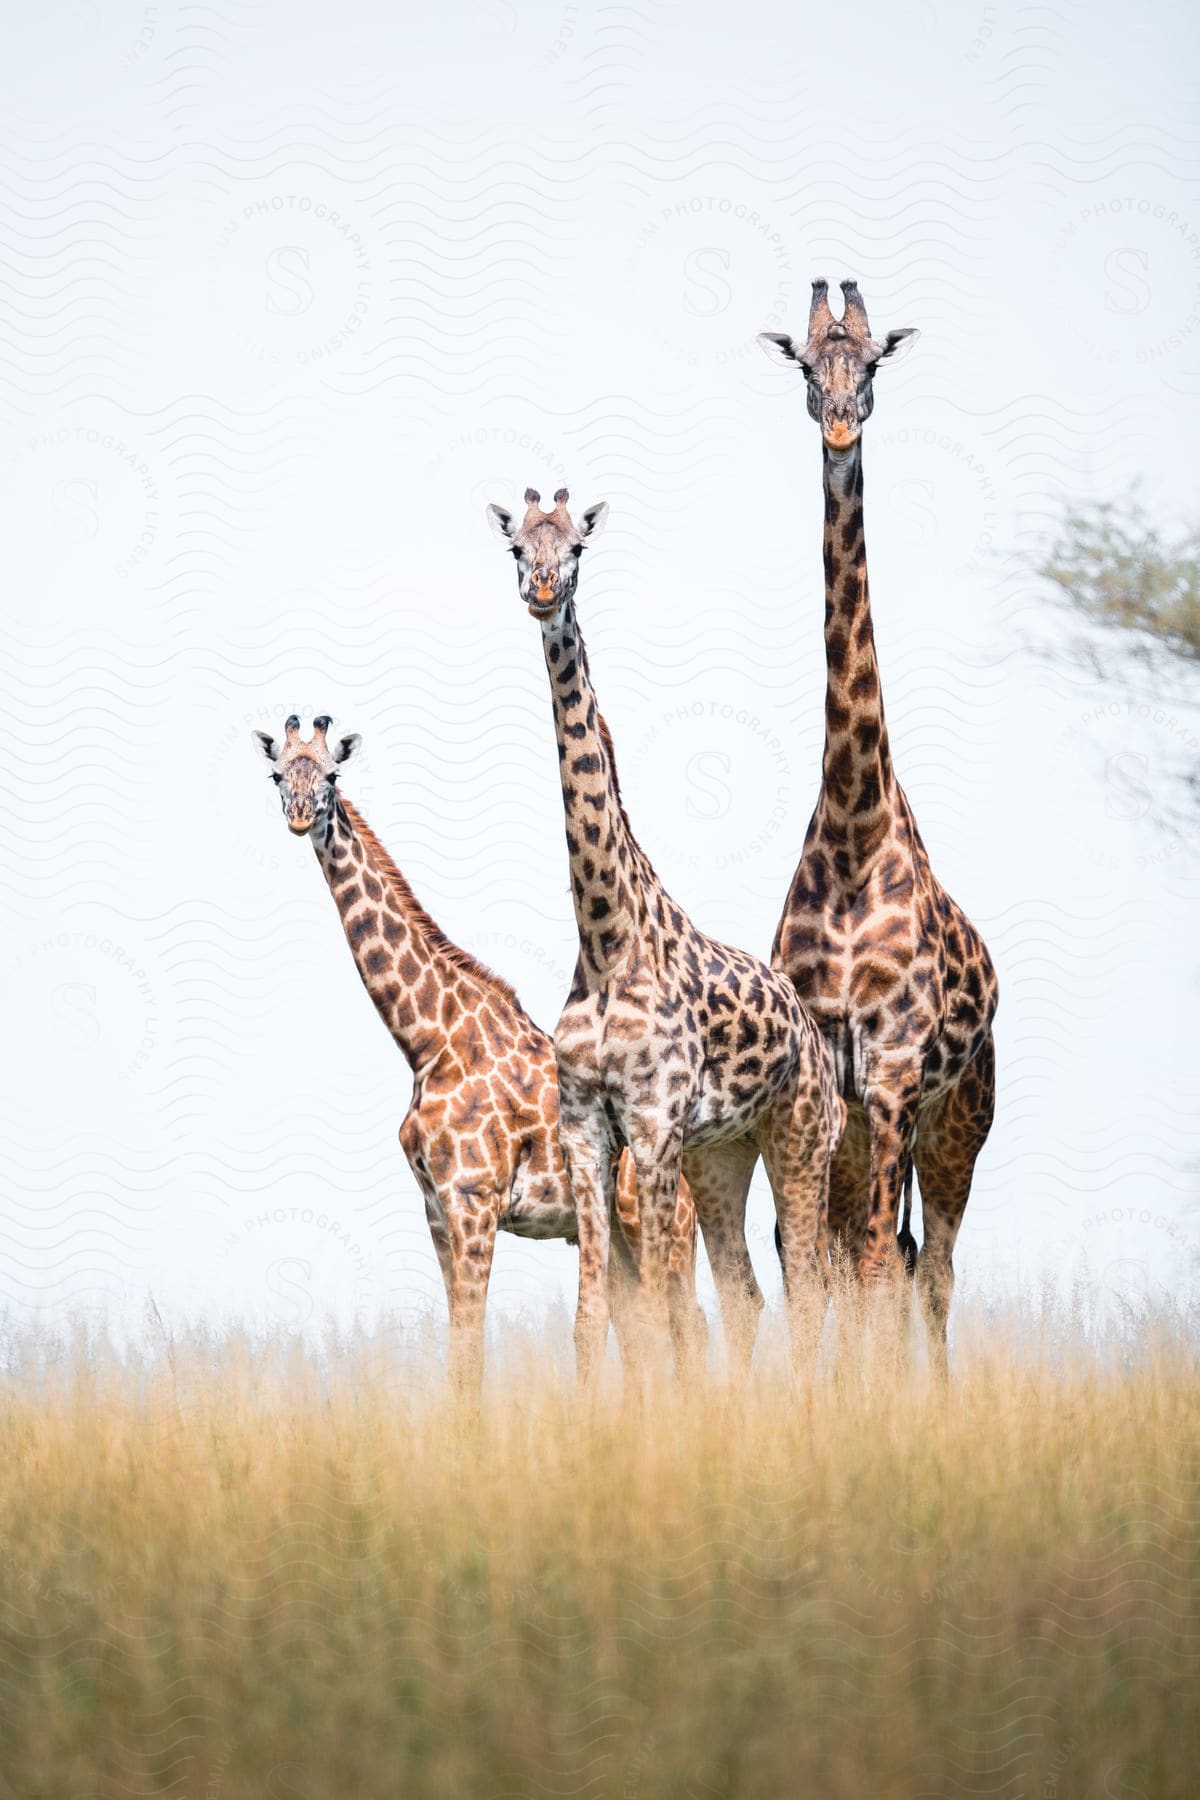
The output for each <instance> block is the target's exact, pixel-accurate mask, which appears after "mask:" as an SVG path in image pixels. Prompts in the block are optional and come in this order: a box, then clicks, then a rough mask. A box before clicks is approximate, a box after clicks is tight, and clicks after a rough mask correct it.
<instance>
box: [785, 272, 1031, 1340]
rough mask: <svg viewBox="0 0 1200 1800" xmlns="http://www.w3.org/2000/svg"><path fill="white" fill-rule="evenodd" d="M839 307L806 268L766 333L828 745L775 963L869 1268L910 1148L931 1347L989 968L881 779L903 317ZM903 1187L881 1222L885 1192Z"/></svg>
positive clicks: (834, 1178)
mask: <svg viewBox="0 0 1200 1800" xmlns="http://www.w3.org/2000/svg"><path fill="white" fill-rule="evenodd" d="M842 286H843V292H844V293H845V296H846V304H845V311H844V314H843V318H842V319H841V320H840V321H839V320H835V319H834V318H833V316H832V314H831V312H830V309H829V305H828V300H827V297H826V287H825V283H824V282H817V283H814V289H813V303H812V310H811V314H810V320H809V335H808V340H807V342H806V343H805V344H803V345H799V346H798V345H796V344H794V343H793V342H792V340H791V339H790V338H782V337H778V336H775V335H773V334H765V336H764V342H765V346H766V348H768V350H770V351H771V353H772V354H773V355H775V356H776V357H777V358H778V359H779V360H782V361H785V362H788V363H790V364H792V365H793V366H799V368H800V369H801V371H802V372H803V373H804V375H805V378H806V383H807V393H808V406H809V411H810V413H812V415H813V417H814V418H816V419H817V421H818V423H819V424H820V425H821V430H822V438H823V468H824V494H825V525H824V563H825V654H826V665H827V685H826V696H825V747H824V755H823V759H822V767H821V789H820V794H819V796H818V799H817V805H816V810H815V811H814V813H813V816H812V820H811V822H810V824H809V827H808V832H807V835H806V837H805V840H804V848H803V851H802V852H801V856H800V861H799V865H798V867H797V869H796V873H795V875H794V876H793V878H792V884H791V888H790V890H789V892H788V896H787V901H786V904H785V906H784V910H783V916H782V918H781V919H780V922H779V928H778V931H777V933H776V936H775V944H774V949H773V951H772V962H773V963H774V964H775V966H776V967H778V968H780V969H784V970H786V971H787V973H788V974H789V975H790V976H791V977H792V979H793V981H794V982H795V983H796V986H797V987H798V989H799V991H800V993H801V994H802V995H803V997H804V1000H805V1003H806V1005H807V1006H808V1007H809V1008H810V1010H811V1011H812V1013H813V1015H814V1016H815V1018H816V1019H817V1021H818V1023H819V1025H820V1028H821V1030H822V1032H823V1034H824V1036H825V1038H826V1041H827V1042H828V1044H829V1046H830V1048H831V1050H832V1052H833V1055H834V1058H835V1061H836V1066H837V1078H838V1085H839V1089H840V1091H841V1093H842V1095H843V1097H844V1098H845V1100H846V1101H847V1103H848V1108H849V1116H848V1121H847V1127H846V1132H845V1135H844V1137H843V1139H842V1143H841V1146H840V1148H839V1151H838V1155H837V1157H836V1158H835V1160H834V1165H833V1171H832V1175H831V1181H830V1198H829V1216H830V1228H831V1232H832V1233H833V1234H834V1236H835V1238H836V1239H838V1240H840V1242H841V1244H842V1245H843V1246H844V1247H845V1248H846V1250H847V1251H848V1252H849V1254H850V1255H851V1256H852V1257H853V1259H854V1261H855V1262H856V1264H857V1266H858V1268H859V1271H860V1273H861V1275H862V1276H863V1277H864V1279H866V1280H873V1279H877V1278H878V1277H880V1276H881V1275H884V1274H887V1273H889V1272H890V1270H891V1269H892V1268H893V1267H894V1266H895V1262H896V1252H897V1247H898V1248H899V1251H900V1252H901V1254H902V1255H903V1258H904V1260H905V1262H906V1263H907V1264H908V1265H909V1267H912V1266H913V1261H914V1258H915V1250H916V1246H915V1243H914V1241H913V1238H912V1233H911V1230H910V1225H909V1213H908V1206H909V1204H910V1201H909V1200H908V1196H909V1194H910V1192H911V1178H912V1168H913V1164H914V1162H915V1166H916V1174H917V1178H918V1181H919V1184H920V1191H921V1206H922V1217H923V1224H924V1243H923V1245H922V1248H921V1252H920V1256H919V1258H916V1259H915V1260H916V1272H917V1280H918V1287H919V1290H920V1292H921V1296H922V1300H923V1302H924V1307H925V1314H926V1320H927V1323H928V1325H929V1328H930V1339H931V1345H932V1347H933V1349H934V1353H935V1356H936V1357H937V1358H938V1359H939V1360H940V1359H942V1358H943V1357H944V1352H945V1331H946V1314H947V1310H948V1307H949V1302H950V1294H951V1290H952V1286H953V1260H952V1256H953V1249H954V1243H955V1239H956V1237H957V1235H958V1229H959V1226H960V1224H961V1222H962V1216H963V1212H964V1210H965V1207H966V1204H967V1199H968V1197H969V1194H970V1188H971V1180H972V1174H973V1171H974V1166H975V1159H976V1157H977V1156H978V1154H979V1151H980V1150H981V1149H982V1147H983V1144H984V1142H985V1140H986V1138H987V1135H988V1132H989V1130H990V1127H991V1123H992V1116H993V1112H994V1106H995V1054H994V1049H993V1043H992V1020H993V1017H994V1015H995V1011H996V1004H997V997H998V993H997V983H996V974H995V970H994V968H993V966H992V962H991V958H990V957H989V955H988V952H987V948H986V946H985V944H984V942H983V940H982V938H981V937H980V935H979V933H978V931H977V930H976V929H975V927H974V926H973V925H972V924H971V921H970V920H969V919H968V918H967V917H966V915H965V914H964V913H963V912H962V910H961V909H960V908H959V907H958V906H957V905H956V904H955V902H954V901H953V900H952V899H951V898H950V896H949V895H948V894H947V893H946V891H945V889H944V888H943V887H942V885H941V883H940V882H939V881H938V880H937V878H936V876H935V875H934V873H933V870H932V868H931V866H930V862H929V857H928V855H927V854H926V850H925V846H924V844H923V843H922V841H921V834H920V832H919V831H918V829H917V825H916V821H915V819H914V818H913V814H912V809H911V807H910V806H909V803H908V800H907V798H906V796H905V794H904V791H903V789H902V788H901V786H900V783H899V781H898V780H897V779H896V775H895V772H894V770H893V767H892V758H891V752H890V749H889V744H888V734H887V726H886V724H885V721H884V712H883V698H882V693H881V688H880V679H879V666H878V662H877V658H876V652H875V638H874V630H873V626H872V620H871V602H870V595H869V591H868V585H867V562H866V544H865V537H864V531H863V472H862V447H861V441H860V439H861V430H862V426H863V424H864V423H865V421H866V419H867V418H868V417H869V415H870V412H871V409H872V405H873V388H872V383H873V378H874V372H875V369H876V367H877V366H878V364H879V363H881V362H883V361H885V360H887V359H889V358H890V357H892V356H894V355H895V354H896V353H897V351H898V350H899V349H900V348H901V347H902V346H904V347H906V345H907V340H909V339H912V338H915V336H916V334H915V333H913V332H907V331H905V332H891V333H889V334H888V337H887V339H886V340H884V341H883V342H882V343H880V342H876V341H875V340H873V339H872V338H871V336H870V332H869V329H868V326H867V318H866V312H865V309H864V307H863V304H862V298H861V296H860V295H859V293H858V289H857V286H856V285H855V284H854V283H853V282H844V283H843V284H842ZM902 1190H904V1191H905V1194H906V1207H905V1216H904V1220H903V1223H902V1225H901V1227H900V1230H899V1233H897V1221H898V1215H899V1207H900V1198H901V1192H902Z"/></svg>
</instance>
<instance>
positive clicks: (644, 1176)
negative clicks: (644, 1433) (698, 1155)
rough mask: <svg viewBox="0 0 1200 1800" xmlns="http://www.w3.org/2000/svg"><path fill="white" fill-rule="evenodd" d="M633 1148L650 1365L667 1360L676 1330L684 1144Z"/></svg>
mask: <svg viewBox="0 0 1200 1800" xmlns="http://www.w3.org/2000/svg"><path fill="white" fill-rule="evenodd" d="M631 1148H632V1158H633V1163H634V1169H635V1172H636V1181H637V1217H638V1235H639V1238H640V1240H641V1241H640V1245H639V1252H638V1270H639V1281H638V1292H637V1299H636V1303H635V1317H636V1319H637V1329H638V1333H639V1335H640V1338H641V1340H642V1342H641V1347H640V1350H639V1354H640V1355H641V1356H642V1358H643V1359H644V1361H645V1363H646V1365H647V1366H648V1367H649V1366H651V1365H653V1364H659V1363H660V1362H661V1361H662V1356H661V1352H662V1350H663V1349H664V1348H665V1346H666V1342H667V1340H668V1337H669V1332H670V1315H671V1298H672V1296H671V1286H672V1282H671V1245H672V1236H673V1233H674V1228H675V1209H676V1207H677V1205H678V1201H679V1180H680V1163H681V1154H682V1147H681V1145H680V1144H679V1142H678V1140H675V1141H674V1142H671V1141H667V1142H665V1143H664V1142H661V1141H654V1142H647V1143H645V1144H642V1143H638V1144H636V1145H634V1146H632V1147H631Z"/></svg>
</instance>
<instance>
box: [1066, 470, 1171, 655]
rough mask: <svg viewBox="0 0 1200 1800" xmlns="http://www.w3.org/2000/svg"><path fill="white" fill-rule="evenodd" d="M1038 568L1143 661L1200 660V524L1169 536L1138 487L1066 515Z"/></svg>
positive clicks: (1090, 620) (1082, 612)
mask: <svg viewBox="0 0 1200 1800" xmlns="http://www.w3.org/2000/svg"><path fill="white" fill-rule="evenodd" d="M1040 573H1041V574H1042V575H1044V576H1045V577H1046V578H1047V580H1049V581H1051V582H1053V583H1054V584H1055V585H1056V586H1057V587H1058V588H1060V589H1061V590H1062V593H1063V595H1064V597H1065V599H1066V600H1067V602H1068V603H1069V605H1070V606H1071V607H1072V608H1073V609H1074V610H1075V611H1076V612H1077V613H1079V614H1080V615H1082V617H1083V618H1084V619H1085V620H1086V621H1087V622H1088V623H1089V624H1091V625H1097V626H1100V627H1101V628H1102V629H1103V630H1105V631H1106V632H1120V633H1124V634H1126V635H1127V637H1128V639H1129V641H1128V643H1127V645H1126V648H1127V649H1128V650H1129V651H1130V652H1131V653H1132V654H1133V655H1134V656H1136V657H1138V658H1139V659H1140V660H1141V661H1143V662H1148V663H1152V664H1160V663H1162V662H1164V661H1166V662H1170V663H1195V662H1200V525H1193V526H1192V527H1190V528H1189V529H1188V530H1186V531H1185V532H1183V533H1182V534H1180V535H1179V536H1178V537H1177V538H1176V539H1175V540H1174V541H1171V540H1169V539H1167V538H1166V537H1165V536H1164V534H1163V533H1162V532H1161V531H1160V530H1159V528H1158V527H1157V526H1156V525H1155V524H1154V523H1153V522H1152V520H1151V519H1150V518H1149V516H1148V515H1147V513H1146V510H1145V508H1144V506H1143V505H1142V503H1141V500H1140V499H1139V497H1138V494H1137V491H1136V489H1135V490H1134V491H1133V492H1132V493H1131V494H1130V495H1128V496H1127V497H1126V498H1125V499H1123V500H1116V501H1113V500H1105V501H1098V502H1095V503H1093V504H1091V505H1089V506H1085V507H1082V508H1080V509H1079V510H1077V511H1072V512H1069V513H1068V514H1067V516H1066V518H1065V520H1064V522H1063V527H1062V530H1061V532H1060V534H1059V538H1058V541H1057V543H1055V545H1054V546H1053V548H1052V549H1051V551H1050V553H1049V555H1048V556H1047V558H1046V560H1045V562H1044V563H1043V564H1042V565H1041V569H1040Z"/></svg>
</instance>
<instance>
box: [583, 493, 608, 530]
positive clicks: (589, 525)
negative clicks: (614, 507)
mask: <svg viewBox="0 0 1200 1800" xmlns="http://www.w3.org/2000/svg"><path fill="white" fill-rule="evenodd" d="M607 518H608V501H607V500H597V502H596V504H595V506H589V507H588V509H587V511H586V512H585V513H581V514H580V515H579V535H580V537H581V538H593V537H599V535H600V533H601V532H602V531H603V530H604V525H605V521H606V520H607Z"/></svg>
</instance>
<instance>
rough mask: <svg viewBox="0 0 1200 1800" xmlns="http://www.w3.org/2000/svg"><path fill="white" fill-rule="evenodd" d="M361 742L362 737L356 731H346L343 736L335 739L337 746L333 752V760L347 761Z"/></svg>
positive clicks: (336, 761) (338, 761)
mask: <svg viewBox="0 0 1200 1800" xmlns="http://www.w3.org/2000/svg"><path fill="white" fill-rule="evenodd" d="M361 743H362V737H361V736H360V734H359V733H358V732H357V731H351V732H348V733H347V735H346V736H345V737H344V738H339V739H338V741H337V748H336V749H335V750H334V753H333V760H334V762H335V763H344V762H349V760H350V758H351V757H352V756H353V755H354V752H355V751H356V750H357V749H358V746H359V745H360V744H361Z"/></svg>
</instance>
